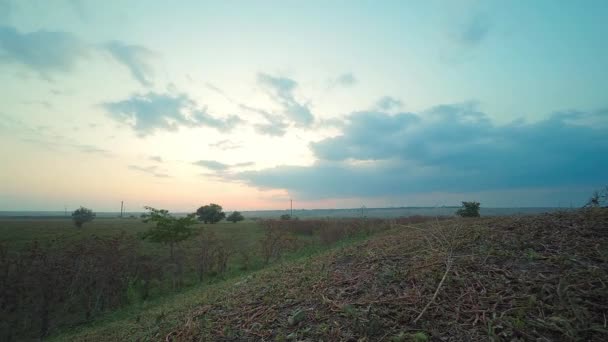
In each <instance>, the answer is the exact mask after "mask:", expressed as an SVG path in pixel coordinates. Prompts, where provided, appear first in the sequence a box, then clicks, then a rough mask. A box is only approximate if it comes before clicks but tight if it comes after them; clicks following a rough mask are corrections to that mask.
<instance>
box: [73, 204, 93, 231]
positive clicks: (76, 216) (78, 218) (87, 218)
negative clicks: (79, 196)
mask: <svg viewBox="0 0 608 342" xmlns="http://www.w3.org/2000/svg"><path fill="white" fill-rule="evenodd" d="M94 218H95V213H94V212H93V210H91V209H89V208H85V207H80V208H78V209H76V210H74V212H73V213H72V220H74V224H75V225H76V227H78V228H81V227H82V225H83V224H85V223H87V222H91V221H93V219H94Z"/></svg>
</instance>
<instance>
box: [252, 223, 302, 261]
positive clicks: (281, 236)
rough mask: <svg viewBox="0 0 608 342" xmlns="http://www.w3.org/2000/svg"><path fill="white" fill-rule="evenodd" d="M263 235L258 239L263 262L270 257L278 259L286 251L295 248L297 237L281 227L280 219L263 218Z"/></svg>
mask: <svg viewBox="0 0 608 342" xmlns="http://www.w3.org/2000/svg"><path fill="white" fill-rule="evenodd" d="M261 224H262V225H263V226H264V227H265V229H264V237H263V238H262V240H261V241H260V244H261V251H262V257H263V259H264V262H265V263H269V262H270V260H271V259H279V258H280V257H281V255H282V254H283V253H285V252H287V251H292V250H295V249H296V248H297V243H298V241H297V238H296V236H295V235H294V234H293V233H290V232H289V231H288V230H287V229H285V228H284V227H283V225H282V224H281V221H277V220H263V221H262V222H261Z"/></svg>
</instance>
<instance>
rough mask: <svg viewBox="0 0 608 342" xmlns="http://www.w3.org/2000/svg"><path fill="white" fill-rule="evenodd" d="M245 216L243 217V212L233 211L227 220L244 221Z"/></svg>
mask: <svg viewBox="0 0 608 342" xmlns="http://www.w3.org/2000/svg"><path fill="white" fill-rule="evenodd" d="M244 219H245V218H244V217H243V214H241V213H240V212H238V211H233V212H232V214H230V215H228V217H226V221H230V222H232V223H237V222H239V221H243V220H244Z"/></svg>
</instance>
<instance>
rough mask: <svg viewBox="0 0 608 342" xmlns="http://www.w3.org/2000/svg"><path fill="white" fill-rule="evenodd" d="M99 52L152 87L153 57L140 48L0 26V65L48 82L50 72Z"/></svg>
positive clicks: (67, 68)
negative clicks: (11, 65)
mask: <svg viewBox="0 0 608 342" xmlns="http://www.w3.org/2000/svg"><path fill="white" fill-rule="evenodd" d="M0 5H1V3H0ZM1 9H2V8H1V6H0V10H1ZM100 52H108V53H110V55H111V56H112V57H113V58H114V59H115V60H116V61H117V62H119V63H121V64H123V65H125V66H126V67H127V68H128V69H129V71H130V73H131V75H132V76H133V78H134V79H135V80H137V81H139V82H140V83H141V84H143V85H145V86H150V85H151V84H152V77H153V68H152V63H151V62H152V59H153V57H155V54H154V53H153V52H152V51H151V50H149V49H147V48H145V47H143V46H139V45H133V44H126V43H124V42H121V41H118V40H113V41H110V42H107V43H105V44H102V45H101V46H96V45H92V44H88V43H86V42H84V41H83V40H81V39H80V38H79V37H78V36H76V35H74V34H72V33H70V32H63V31H47V30H38V31H33V32H27V33H22V32H19V31H18V30H17V29H15V28H14V27H11V26H1V25H0V62H3V63H17V64H21V65H23V66H26V67H28V68H30V69H32V70H35V71H37V72H38V73H39V74H40V76H41V77H42V78H44V79H47V80H51V74H53V73H57V72H59V73H67V72H70V71H72V70H73V69H74V67H75V66H76V65H77V64H78V62H79V61H81V60H83V59H85V58H87V57H91V56H93V55H95V54H99V53H100Z"/></svg>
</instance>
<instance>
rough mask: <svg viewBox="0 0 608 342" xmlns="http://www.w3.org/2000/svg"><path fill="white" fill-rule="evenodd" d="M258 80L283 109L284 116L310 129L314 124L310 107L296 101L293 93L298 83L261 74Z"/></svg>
mask: <svg viewBox="0 0 608 342" xmlns="http://www.w3.org/2000/svg"><path fill="white" fill-rule="evenodd" d="M257 79H258V84H259V85H261V86H262V87H263V88H264V89H266V91H267V93H268V95H269V96H270V97H271V98H272V99H273V100H274V101H275V102H276V103H278V104H279V105H280V106H281V107H282V110H283V115H285V116H286V117H287V118H288V119H289V120H290V121H291V122H293V123H294V124H295V125H296V126H298V127H309V126H310V125H311V124H312V123H313V121H314V116H313V115H312V113H311V111H310V108H309V107H308V105H307V104H303V103H300V102H298V101H297V100H296V99H295V96H294V93H293V92H294V90H295V89H296V87H297V86H298V83H297V82H296V81H294V80H292V79H290V78H286V77H275V76H271V75H268V74H264V73H259V74H258V78H257Z"/></svg>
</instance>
